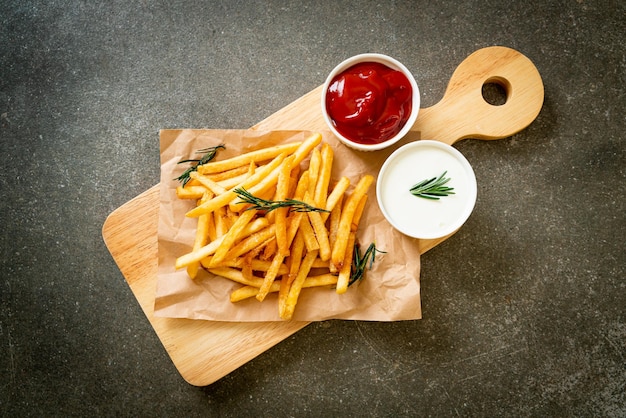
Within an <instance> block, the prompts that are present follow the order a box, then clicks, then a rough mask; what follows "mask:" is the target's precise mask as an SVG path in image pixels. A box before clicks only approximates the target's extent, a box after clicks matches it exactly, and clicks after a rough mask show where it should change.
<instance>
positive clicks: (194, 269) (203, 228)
mask: <svg viewBox="0 0 626 418" xmlns="http://www.w3.org/2000/svg"><path fill="white" fill-rule="evenodd" d="M208 196H209V194H208V193H205V195H204V196H203V197H202V199H200V201H199V202H200V203H201V202H202V201H203V200H206V199H208ZM210 220H211V219H209V214H204V215H200V217H198V225H197V227H196V238H195V240H194V243H193V251H197V250H199V249H200V248H202V247H204V246H205V245H206V244H207V241H208V239H209V221H210ZM199 267H200V262H198V261H195V262H193V263H191V264H189V265H187V274H188V275H189V277H191V278H192V279H195V278H196V276H197V275H198V268H199Z"/></svg>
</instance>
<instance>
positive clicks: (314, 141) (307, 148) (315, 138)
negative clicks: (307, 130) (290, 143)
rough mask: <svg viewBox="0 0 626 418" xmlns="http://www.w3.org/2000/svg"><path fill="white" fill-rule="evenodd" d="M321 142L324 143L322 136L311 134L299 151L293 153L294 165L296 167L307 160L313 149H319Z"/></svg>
mask: <svg viewBox="0 0 626 418" xmlns="http://www.w3.org/2000/svg"><path fill="white" fill-rule="evenodd" d="M320 142H322V135H321V134H319V133H313V134H311V135H310V136H309V137H308V138H307V139H305V140H304V142H303V143H302V144H301V145H300V146H299V147H298V149H297V150H296V151H295V152H294V153H293V155H294V160H293V165H294V166H296V165H298V164H300V163H301V162H302V160H304V159H305V157H306V156H307V155H309V153H310V152H311V151H312V150H313V148H315V147H317V146H318V145H319V144H320Z"/></svg>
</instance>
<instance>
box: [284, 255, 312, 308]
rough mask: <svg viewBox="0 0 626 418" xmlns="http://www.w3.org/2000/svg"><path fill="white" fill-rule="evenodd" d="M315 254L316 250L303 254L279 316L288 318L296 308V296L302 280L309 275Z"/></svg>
mask: <svg viewBox="0 0 626 418" xmlns="http://www.w3.org/2000/svg"><path fill="white" fill-rule="evenodd" d="M317 254H318V252H317V251H311V252H308V253H306V255H305V256H304V259H303V260H302V264H301V265H300V270H298V275H297V276H296V278H295V280H294V281H293V283H292V284H291V287H290V288H289V295H288V296H287V302H286V305H285V310H284V312H283V313H282V315H281V318H283V319H286V320H289V319H291V318H292V317H293V312H294V310H295V308H296V304H297V303H298V298H299V297H300V291H301V290H302V286H303V285H304V281H305V280H306V278H307V276H308V275H309V271H310V270H311V266H312V265H313V261H315V259H316V258H317Z"/></svg>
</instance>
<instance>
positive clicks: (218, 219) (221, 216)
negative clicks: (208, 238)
mask: <svg viewBox="0 0 626 418" xmlns="http://www.w3.org/2000/svg"><path fill="white" fill-rule="evenodd" d="M208 213H212V214H213V221H214V222H215V235H216V236H217V237H218V238H219V237H223V236H224V235H226V233H227V232H228V219H227V217H226V207H224V206H220V207H219V208H217V209H216V210H215V211H214V212H208Z"/></svg>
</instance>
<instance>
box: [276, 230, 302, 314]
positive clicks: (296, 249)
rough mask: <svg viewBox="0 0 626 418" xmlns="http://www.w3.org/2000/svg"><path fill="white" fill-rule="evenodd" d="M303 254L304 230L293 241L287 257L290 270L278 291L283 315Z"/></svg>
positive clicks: (279, 306) (283, 278)
mask: <svg viewBox="0 0 626 418" xmlns="http://www.w3.org/2000/svg"><path fill="white" fill-rule="evenodd" d="M303 254H304V238H302V232H298V233H297V235H296V237H295V239H294V241H293V245H292V247H291V251H290V252H289V258H288V259H287V264H288V267H289V270H288V272H287V274H284V275H283V277H282V279H281V282H280V289H279V291H278V312H279V314H280V316H281V317H282V315H283V313H284V311H285V306H286V305H287V296H288V295H289V288H290V287H291V283H292V282H293V281H294V279H295V278H296V276H297V275H298V270H300V263H302V256H303Z"/></svg>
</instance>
